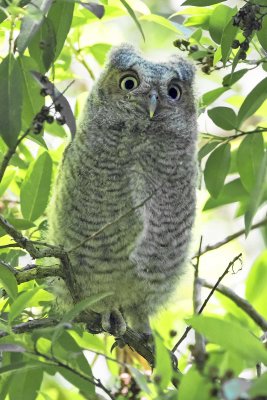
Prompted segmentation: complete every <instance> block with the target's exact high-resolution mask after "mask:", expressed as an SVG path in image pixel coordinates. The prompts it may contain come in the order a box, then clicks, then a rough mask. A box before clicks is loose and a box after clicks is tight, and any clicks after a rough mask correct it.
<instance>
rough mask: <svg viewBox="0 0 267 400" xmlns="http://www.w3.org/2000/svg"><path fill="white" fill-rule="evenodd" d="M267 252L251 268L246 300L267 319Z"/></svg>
mask: <svg viewBox="0 0 267 400" xmlns="http://www.w3.org/2000/svg"><path fill="white" fill-rule="evenodd" d="M266 280H267V250H265V251H263V252H262V253H261V254H260V256H259V257H257V259H256V260H255V262H254V263H253V265H252V267H251V268H250V271H249V274H248V277H247V280H246V299H247V300H248V301H249V302H250V303H251V304H252V305H253V307H255V308H256V310H257V311H258V312H259V313H261V314H262V315H263V316H264V317H265V318H267V310H266V302H267V292H266Z"/></svg>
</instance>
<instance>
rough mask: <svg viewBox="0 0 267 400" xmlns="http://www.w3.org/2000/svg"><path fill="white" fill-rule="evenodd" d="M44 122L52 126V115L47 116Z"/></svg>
mask: <svg viewBox="0 0 267 400" xmlns="http://www.w3.org/2000/svg"><path fill="white" fill-rule="evenodd" d="M46 122H48V124H52V123H53V122H54V117H53V115H47V117H46Z"/></svg>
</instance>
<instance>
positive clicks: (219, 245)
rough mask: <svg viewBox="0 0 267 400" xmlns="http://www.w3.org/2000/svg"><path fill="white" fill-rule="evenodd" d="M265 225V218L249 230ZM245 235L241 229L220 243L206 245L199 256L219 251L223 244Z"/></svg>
mask: <svg viewBox="0 0 267 400" xmlns="http://www.w3.org/2000/svg"><path fill="white" fill-rule="evenodd" d="M266 224H267V218H264V219H263V220H262V221H259V222H258V223H256V224H254V225H252V227H251V230H253V229H257V228H260V227H261V226H264V225H266ZM245 233H246V232H245V229H241V230H240V231H237V232H235V233H233V234H232V235H229V236H227V237H226V238H224V239H223V240H221V241H220V242H217V243H215V244H212V245H208V246H206V247H204V249H203V250H202V251H201V253H200V255H201V256H202V255H203V254H205V253H208V252H209V251H212V250H216V249H219V248H220V247H222V246H224V245H225V244H227V243H229V242H231V241H232V240H234V239H236V238H238V237H239V236H242V235H244V234H245ZM197 256H198V254H195V255H194V256H193V259H194V258H196V257H197Z"/></svg>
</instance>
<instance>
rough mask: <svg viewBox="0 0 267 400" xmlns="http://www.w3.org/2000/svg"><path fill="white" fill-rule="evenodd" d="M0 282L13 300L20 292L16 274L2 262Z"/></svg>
mask: <svg viewBox="0 0 267 400" xmlns="http://www.w3.org/2000/svg"><path fill="white" fill-rule="evenodd" d="M0 283H1V286H3V288H4V289H5V291H6V292H7V294H8V295H9V297H10V298H11V299H12V300H15V298H16V297H17V294H18V285H17V281H16V278H15V276H14V275H13V274H12V272H11V271H9V269H8V268H7V267H4V266H3V265H2V264H1V263H0Z"/></svg>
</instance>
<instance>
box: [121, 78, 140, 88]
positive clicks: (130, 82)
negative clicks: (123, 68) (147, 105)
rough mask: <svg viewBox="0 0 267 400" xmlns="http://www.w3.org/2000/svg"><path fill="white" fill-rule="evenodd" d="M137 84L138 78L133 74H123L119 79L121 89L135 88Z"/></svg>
mask: <svg viewBox="0 0 267 400" xmlns="http://www.w3.org/2000/svg"><path fill="white" fill-rule="evenodd" d="M138 85H139V82H138V80H137V79H136V78H135V76H132V75H129V76H125V77H124V78H123V79H122V80H121V81H120V88H121V89H122V90H128V91H129V90H133V89H135V88H137V86H138Z"/></svg>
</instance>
